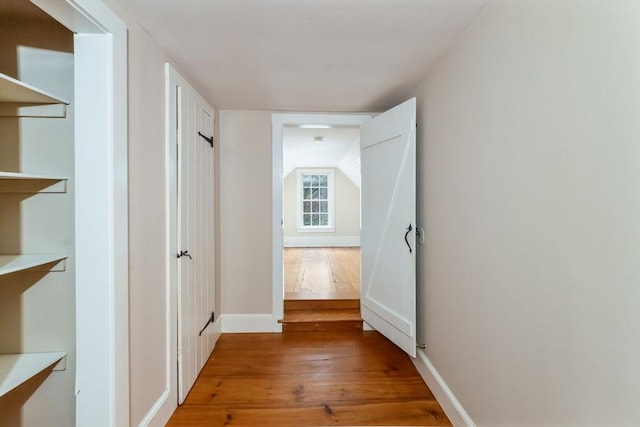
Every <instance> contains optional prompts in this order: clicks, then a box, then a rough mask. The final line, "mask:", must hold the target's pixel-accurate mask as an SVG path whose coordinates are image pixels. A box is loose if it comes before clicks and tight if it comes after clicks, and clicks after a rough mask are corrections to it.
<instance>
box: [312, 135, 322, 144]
mask: <svg viewBox="0 0 640 427" xmlns="http://www.w3.org/2000/svg"><path fill="white" fill-rule="evenodd" d="M323 141H324V137H323V136H316V137H315V138H313V143H314V144H322V142H323Z"/></svg>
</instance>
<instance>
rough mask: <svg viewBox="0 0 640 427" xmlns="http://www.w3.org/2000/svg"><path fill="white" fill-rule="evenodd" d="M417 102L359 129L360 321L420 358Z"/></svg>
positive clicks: (395, 109)
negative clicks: (417, 330) (416, 250)
mask: <svg viewBox="0 0 640 427" xmlns="http://www.w3.org/2000/svg"><path fill="white" fill-rule="evenodd" d="M415 131H416V100H415V98H412V99H410V100H408V101H406V102H404V103H403V104H400V105H398V106H396V107H394V108H392V109H391V110H389V111H387V112H385V113H383V114H380V115H379V116H376V117H374V118H373V119H372V120H371V121H369V122H367V123H364V124H363V125H362V127H361V133H360V138H361V156H360V161H361V167H362V190H361V191H362V232H361V257H362V266H361V268H362V285H361V291H360V305H361V311H362V318H363V319H364V320H365V321H366V322H367V323H368V324H369V325H371V326H372V327H373V328H375V329H376V330H378V331H379V332H380V333H382V334H383V335H385V336H386V337H387V338H389V339H390V340H391V341H392V342H394V343H395V344H396V345H398V346H399V347H400V348H402V349H403V350H404V351H405V352H407V353H408V354H409V355H411V356H412V357H415V356H416V273H415V271H416V268H415V259H416V258H415V228H416V222H415V217H416V202H415V200H416V160H415V151H416V132H415Z"/></svg>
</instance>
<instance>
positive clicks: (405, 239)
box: [404, 224, 413, 253]
mask: <svg viewBox="0 0 640 427" xmlns="http://www.w3.org/2000/svg"><path fill="white" fill-rule="evenodd" d="M412 230H413V227H412V226H411V224H409V226H408V227H407V232H406V233H404V241H405V243H406V244H407V246H408V247H409V253H412V252H413V249H411V245H410V244H409V239H407V236H408V235H409V233H411V231H412Z"/></svg>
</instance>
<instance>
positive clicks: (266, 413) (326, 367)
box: [167, 332, 451, 427]
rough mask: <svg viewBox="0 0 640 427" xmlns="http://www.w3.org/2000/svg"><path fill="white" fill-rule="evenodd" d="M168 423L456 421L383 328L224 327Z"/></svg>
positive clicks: (423, 423) (398, 423)
mask: <svg viewBox="0 0 640 427" xmlns="http://www.w3.org/2000/svg"><path fill="white" fill-rule="evenodd" d="M167 425H168V426H173V427H176V426H214V425H215V426H222V425H229V426H239V425H260V426H321V425H342V426H345V425H350V426H358V425H368V426H374V425H386V426H390V425H393V426H403V425H405V426H406V425H413V426H417V425H420V426H448V425H451V424H450V422H449V420H448V418H447V417H446V415H445V414H444V412H443V411H442V408H441V407H440V405H439V404H438V402H437V401H436V400H435V398H434V397H433V394H432V393H431V391H430V390H429V389H428V388H427V386H426V385H425V384H424V382H423V380H422V378H421V377H420V375H419V374H418V372H417V371H416V369H415V367H414V366H413V364H412V363H411V360H410V359H409V357H408V356H407V355H406V354H404V353H403V352H402V351H401V350H399V349H398V348H397V347H396V346H395V345H393V344H392V343H390V342H389V341H388V340H387V339H386V338H384V337H383V336H381V335H380V334H378V333H377V332H331V333H328V332H327V333H320V332H316V333H300V332H298V333H284V334H223V335H222V336H221V337H220V339H219V341H218V343H217V345H216V347H215V349H214V351H213V354H212V355H211V357H210V358H209V361H208V362H207V364H206V365H205V367H204V369H203V370H202V372H201V374H200V377H199V378H198V380H197V381H196V383H195V385H194V387H193V389H192V390H191V392H190V393H189V395H188V396H187V399H186V400H185V403H184V405H182V406H181V407H178V409H177V410H176V411H175V413H174V414H173V416H172V418H171V419H170V421H169V423H168V424H167Z"/></svg>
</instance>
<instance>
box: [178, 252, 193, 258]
mask: <svg viewBox="0 0 640 427" xmlns="http://www.w3.org/2000/svg"><path fill="white" fill-rule="evenodd" d="M183 256H188V257H189V259H193V258H192V257H191V254H190V253H189V251H180V253H179V254H178V258H182V257H183Z"/></svg>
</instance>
